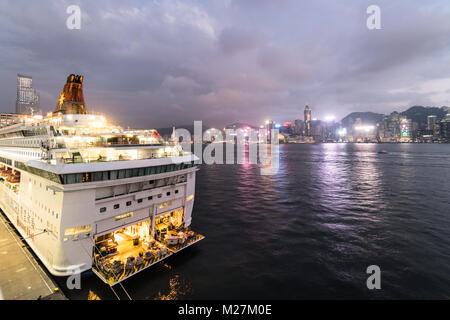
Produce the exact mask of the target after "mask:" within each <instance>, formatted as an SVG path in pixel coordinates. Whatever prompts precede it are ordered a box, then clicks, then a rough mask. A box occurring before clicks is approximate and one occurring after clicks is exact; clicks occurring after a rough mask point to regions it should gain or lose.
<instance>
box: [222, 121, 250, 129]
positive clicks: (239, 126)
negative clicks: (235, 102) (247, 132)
mask: <svg viewBox="0 0 450 320" xmlns="http://www.w3.org/2000/svg"><path fill="white" fill-rule="evenodd" d="M248 127H249V128H252V129H258V127H255V126H253V125H251V124H248V123H243V122H236V123H232V124H230V125H227V126H226V128H227V129H234V128H235V129H243V128H248Z"/></svg>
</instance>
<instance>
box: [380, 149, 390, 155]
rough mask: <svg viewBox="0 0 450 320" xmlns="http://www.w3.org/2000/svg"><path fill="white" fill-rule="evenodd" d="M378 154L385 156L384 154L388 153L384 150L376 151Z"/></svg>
mask: <svg viewBox="0 0 450 320" xmlns="http://www.w3.org/2000/svg"><path fill="white" fill-rule="evenodd" d="M378 153H379V154H386V153H388V152H387V150H384V149H383V150H380V151H378Z"/></svg>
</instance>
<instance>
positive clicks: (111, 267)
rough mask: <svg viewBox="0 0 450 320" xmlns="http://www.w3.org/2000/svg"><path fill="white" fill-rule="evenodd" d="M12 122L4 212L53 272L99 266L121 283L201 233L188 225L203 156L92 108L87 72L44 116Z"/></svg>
mask: <svg viewBox="0 0 450 320" xmlns="http://www.w3.org/2000/svg"><path fill="white" fill-rule="evenodd" d="M7 119H8V122H7V123H6V122H0V209H1V211H2V212H3V213H4V214H5V215H6V216H7V218H8V219H9V221H10V222H11V223H12V224H13V225H14V226H15V228H16V229H17V230H18V232H19V233H20V234H21V236H22V238H23V239H24V240H25V241H26V242H27V244H28V245H29V246H30V247H31V249H32V250H33V251H34V253H35V254H36V255H37V257H38V258H39V259H40V261H41V262H42V263H43V264H44V265H45V267H46V268H47V269H48V271H49V272H50V273H51V274H52V275H54V276H70V275H74V274H79V273H82V272H85V271H88V270H92V271H93V272H94V273H95V274H96V275H98V276H99V277H100V278H101V279H102V280H103V281H104V282H105V283H107V284H109V285H114V284H117V283H119V282H121V281H123V280H125V279H127V278H129V277H131V276H133V275H134V274H136V273H138V272H140V271H142V270H145V269H146V268H148V267H150V266H151V265H153V264H155V263H158V262H160V261H161V260H163V259H165V258H167V257H169V256H171V255H172V254H175V253H177V252H179V251H180V250H183V249H184V248H186V247H188V246H190V245H192V244H194V243H196V242H198V241H200V240H202V239H203V238H204V236H203V235H201V234H199V233H197V232H195V231H193V230H191V228H190V225H191V222H192V209H193V205H194V197H195V175H196V171H197V170H198V168H197V166H196V164H195V161H196V160H198V158H197V157H196V156H195V155H194V154H193V153H190V152H186V151H183V149H182V148H181V146H180V145H179V144H178V143H177V142H176V141H175V139H169V140H167V141H165V140H163V139H162V138H161V136H160V135H159V134H158V132H157V131H156V130H153V129H149V130H130V129H126V130H125V129H123V128H122V127H120V126H118V125H114V124H111V123H109V121H108V119H107V118H106V117H105V116H104V115H100V114H90V113H88V111H87V108H86V106H85V101H84V96H83V76H80V75H74V74H71V75H69V76H68V78H67V81H66V83H65V85H64V88H63V90H62V93H61V95H60V98H59V100H58V102H57V105H56V109H55V110H54V111H53V112H49V113H47V115H46V116H42V115H34V116H33V115H21V114H17V115H12V114H8V117H7ZM12 120H13V121H12Z"/></svg>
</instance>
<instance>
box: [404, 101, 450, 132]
mask: <svg viewBox="0 0 450 320" xmlns="http://www.w3.org/2000/svg"><path fill="white" fill-rule="evenodd" d="M446 109H447V108H446V107H441V108H438V107H423V106H414V107H411V108H409V109H408V110H406V111H403V112H402V113H400V115H402V116H405V117H406V118H408V119H411V120H412V121H413V122H417V123H418V124H419V128H424V127H426V126H427V117H428V116H431V115H435V116H437V119H438V120H440V119H442V118H444V117H445V115H446V114H447V110H446Z"/></svg>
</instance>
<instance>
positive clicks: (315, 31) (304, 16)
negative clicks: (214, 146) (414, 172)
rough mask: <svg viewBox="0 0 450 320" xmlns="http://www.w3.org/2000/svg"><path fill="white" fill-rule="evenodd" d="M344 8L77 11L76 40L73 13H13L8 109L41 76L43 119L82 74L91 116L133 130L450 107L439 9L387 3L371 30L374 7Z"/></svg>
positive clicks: (53, 7) (445, 14) (44, 9)
mask: <svg viewBox="0 0 450 320" xmlns="http://www.w3.org/2000/svg"><path fill="white" fill-rule="evenodd" d="M19 2H20V1H19ZM346 4H347V3H345V2H343V3H340V4H336V3H333V2H331V1H319V2H314V3H299V2H296V1H286V2H283V3H275V2H273V1H258V5H257V6H256V5H255V3H254V2H252V1H215V2H203V1H184V2H180V1H170V2H168V1H152V2H151V1H132V2H127V4H123V3H120V2H106V1H98V2H96V3H95V4H93V3H90V2H87V1H79V5H80V8H81V16H82V20H81V21H82V24H81V29H80V30H69V29H67V28H66V24H65V23H66V19H67V17H68V14H67V13H66V8H67V3H65V2H61V3H50V2H48V3H40V4H35V3H29V2H25V1H22V2H21V5H17V2H12V1H5V2H2V4H0V9H1V10H0V12H1V13H0V16H1V19H0V21H1V22H0V24H1V26H2V30H8V32H6V33H5V32H3V33H0V39H1V42H0V43H1V44H0V48H1V50H0V61H2V62H3V63H2V74H1V75H0V84H1V86H0V88H1V89H0V94H1V95H2V101H1V104H0V107H1V110H0V111H2V112H11V111H12V110H13V106H14V99H15V88H14V86H15V81H14V79H15V76H16V74H17V73H25V74H30V75H32V76H33V80H34V81H33V86H34V87H36V88H37V90H38V91H39V92H40V93H41V108H42V109H43V111H49V110H51V109H53V107H54V105H55V103H56V101H57V99H58V94H59V92H58V90H57V88H58V84H59V83H60V82H61V81H62V80H63V79H64V77H65V75H66V74H70V73H76V74H83V75H84V76H85V81H86V82H87V83H88V84H89V90H86V92H85V95H86V103H87V105H88V107H89V108H90V110H93V111H96V112H103V113H107V114H113V115H114V117H115V119H114V120H116V121H118V122H120V123H126V124H132V125H134V126H136V127H148V126H152V127H165V126H170V125H172V124H185V123H192V122H193V121H194V120H203V121H204V123H207V124H208V125H212V126H218V127H219V126H223V125H226V124H228V123H233V122H236V121H239V120H240V119H245V120H246V121H249V122H253V123H262V122H263V121H264V120H265V119H267V118H273V119H274V120H275V121H278V122H280V121H283V120H288V119H289V120H294V119H298V118H300V116H299V115H300V114H301V113H302V110H301V109H302V107H303V106H304V105H305V104H309V105H310V106H312V108H314V109H315V113H316V116H317V118H324V117H326V116H327V115H328V114H330V113H331V114H333V115H334V116H335V117H336V118H342V117H344V116H345V115H347V114H349V113H351V112H354V111H374V112H377V113H383V114H387V113H389V112H390V111H392V110H398V111H400V110H402V109H407V108H408V107H410V106H413V105H424V106H436V107H440V106H446V105H449V104H450V103H449V101H450V92H449V90H448V88H449V87H450V78H449V77H448V74H449V71H450V67H448V66H449V64H448V63H447V61H448V59H449V46H448V41H447V40H446V36H445V35H446V34H448V32H449V31H450V23H449V21H450V19H448V18H449V17H450V11H449V10H450V6H449V5H448V4H447V3H446V2H445V1H431V2H427V3H426V4H424V3H420V2H414V5H411V4H400V3H396V4H393V3H390V2H389V1H379V2H378V3H377V4H378V5H379V6H380V8H381V14H382V20H381V21H382V28H381V30H369V29H367V27H366V19H367V14H366V8H367V6H368V5H369V4H371V3H369V2H367V1H362V2H361V3H360V4H358V5H353V6H347V5H346ZM23 8H26V9H27V10H23ZM274 12H280V13H279V14H274ZM33 16H36V17H39V19H33V18H32V17H33ZM50 16H51V17H52V18H51V19H46V17H50ZM343 34H345V36H342V35H343ZM130 111H132V112H130Z"/></svg>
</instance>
